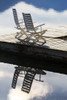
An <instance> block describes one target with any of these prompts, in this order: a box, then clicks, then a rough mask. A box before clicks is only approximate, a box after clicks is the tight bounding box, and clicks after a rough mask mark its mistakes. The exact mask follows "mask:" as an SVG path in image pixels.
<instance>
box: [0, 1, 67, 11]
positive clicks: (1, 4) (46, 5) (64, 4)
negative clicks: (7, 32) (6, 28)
mask: <svg viewBox="0 0 67 100" xmlns="http://www.w3.org/2000/svg"><path fill="white" fill-rule="evenodd" d="M19 1H24V2H26V3H28V4H32V5H34V6H36V7H38V8H43V9H47V10H48V9H50V8H52V9H54V10H57V11H63V10H67V0H0V12H2V11H4V10H6V9H8V8H9V7H11V6H13V5H15V4H16V3H18V2H19Z"/></svg>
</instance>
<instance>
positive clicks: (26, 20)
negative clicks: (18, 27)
mask: <svg viewBox="0 0 67 100" xmlns="http://www.w3.org/2000/svg"><path fill="white" fill-rule="evenodd" d="M22 15H23V19H24V23H25V27H26V29H27V31H34V25H33V21H32V18H31V15H30V14H28V13H22Z"/></svg>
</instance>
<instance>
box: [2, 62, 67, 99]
mask: <svg viewBox="0 0 67 100" xmlns="http://www.w3.org/2000/svg"><path fill="white" fill-rule="evenodd" d="M15 66H16V65H11V64H6V63H0V100H18V99H19V100H59V99H61V100H67V75H64V74H58V73H53V72H48V71H45V72H46V75H45V76H44V75H42V80H44V82H38V81H35V80H34V81H33V84H32V88H31V91H30V93H29V94H27V93H25V92H23V91H21V86H22V83H23V78H21V77H19V79H18V82H17V86H16V89H12V87H11V83H12V78H13V74H14V71H15V68H14V67H15ZM36 78H38V75H36Z"/></svg>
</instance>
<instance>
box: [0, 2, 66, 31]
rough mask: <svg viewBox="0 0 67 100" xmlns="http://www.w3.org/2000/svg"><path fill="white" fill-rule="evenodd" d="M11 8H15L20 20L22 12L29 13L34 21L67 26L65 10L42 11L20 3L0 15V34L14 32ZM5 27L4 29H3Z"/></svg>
mask: <svg viewBox="0 0 67 100" xmlns="http://www.w3.org/2000/svg"><path fill="white" fill-rule="evenodd" d="M12 8H16V9H17V12H18V15H19V18H20V19H21V18H22V12H27V13H31V14H32V16H33V18H34V19H35V21H37V22H43V23H46V25H47V23H51V24H62V25H63V24H67V22H66V20H67V10H65V11H63V12H57V11H55V10H53V9H49V10H44V9H40V8H36V7H35V6H33V5H30V4H27V3H24V2H20V3H17V4H16V5H14V6H13V7H11V8H9V9H8V10H6V11H4V12H3V13H0V33H13V32H16V30H15V29H14V27H15V23H14V19H13V14H12ZM4 27H5V28H4Z"/></svg>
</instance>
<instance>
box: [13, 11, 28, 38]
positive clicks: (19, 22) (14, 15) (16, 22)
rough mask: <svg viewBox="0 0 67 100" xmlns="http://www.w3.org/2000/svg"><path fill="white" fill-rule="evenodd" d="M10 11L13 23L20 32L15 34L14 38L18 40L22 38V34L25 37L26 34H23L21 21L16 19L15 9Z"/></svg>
mask: <svg viewBox="0 0 67 100" xmlns="http://www.w3.org/2000/svg"><path fill="white" fill-rule="evenodd" d="M12 11H13V17H14V21H15V24H16V28H17V29H19V30H20V32H17V34H16V36H15V38H17V39H20V37H21V36H23V35H24V34H25V36H26V37H27V34H26V33H25V31H24V27H23V20H22V21H20V20H19V19H18V15H17V11H16V9H12Z"/></svg>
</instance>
